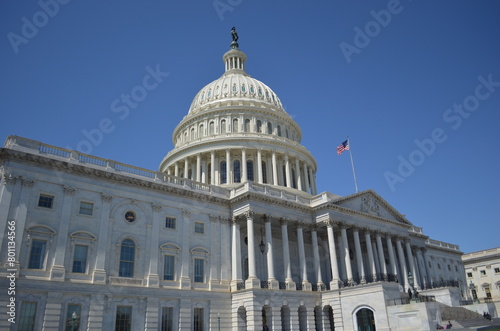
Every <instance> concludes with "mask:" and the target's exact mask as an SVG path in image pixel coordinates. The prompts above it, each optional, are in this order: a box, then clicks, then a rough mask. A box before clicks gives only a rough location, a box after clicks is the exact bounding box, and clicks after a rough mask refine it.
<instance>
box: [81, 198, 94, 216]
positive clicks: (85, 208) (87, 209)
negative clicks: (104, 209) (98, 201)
mask: <svg viewBox="0 0 500 331" xmlns="http://www.w3.org/2000/svg"><path fill="white" fill-rule="evenodd" d="M93 211H94V204H93V203H90V202H83V201H82V202H80V214H82V215H89V216H92V212H93Z"/></svg>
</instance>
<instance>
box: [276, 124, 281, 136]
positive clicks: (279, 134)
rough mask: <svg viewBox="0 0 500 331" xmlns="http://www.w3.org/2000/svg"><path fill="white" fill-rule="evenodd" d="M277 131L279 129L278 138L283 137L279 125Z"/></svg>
mask: <svg viewBox="0 0 500 331" xmlns="http://www.w3.org/2000/svg"><path fill="white" fill-rule="evenodd" d="M277 129H278V136H280V137H281V126H279V125H278V127H277Z"/></svg>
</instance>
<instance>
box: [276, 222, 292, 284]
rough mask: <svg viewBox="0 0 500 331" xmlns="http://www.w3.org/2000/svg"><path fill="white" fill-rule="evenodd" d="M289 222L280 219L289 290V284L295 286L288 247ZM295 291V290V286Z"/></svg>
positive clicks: (286, 279) (286, 280)
mask: <svg viewBox="0 0 500 331" xmlns="http://www.w3.org/2000/svg"><path fill="white" fill-rule="evenodd" d="M287 222H288V220H287V219H286V218H280V224H281V238H282V241H283V263H284V270H285V282H286V283H287V288H288V284H293V280H292V267H291V265H290V247H289V246H288V245H289V244H288V227H287ZM293 289H295V286H294V288H293Z"/></svg>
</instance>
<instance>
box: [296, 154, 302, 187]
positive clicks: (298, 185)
mask: <svg viewBox="0 0 500 331" xmlns="http://www.w3.org/2000/svg"><path fill="white" fill-rule="evenodd" d="M295 174H296V175H297V178H296V180H297V189H299V190H301V191H302V174H301V173H300V164H299V158H295Z"/></svg>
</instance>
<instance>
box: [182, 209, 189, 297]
mask: <svg viewBox="0 0 500 331" xmlns="http://www.w3.org/2000/svg"><path fill="white" fill-rule="evenodd" d="M190 216H191V211H189V210H187V209H183V210H182V234H181V235H182V238H184V240H182V247H181V278H180V281H179V288H181V289H183V288H190V287H191V278H190V275H189V269H190V266H191V256H190V252H189V248H190V245H191V242H190V240H189V238H190V237H191V236H192V233H191V231H192V223H191V219H190Z"/></svg>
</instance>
